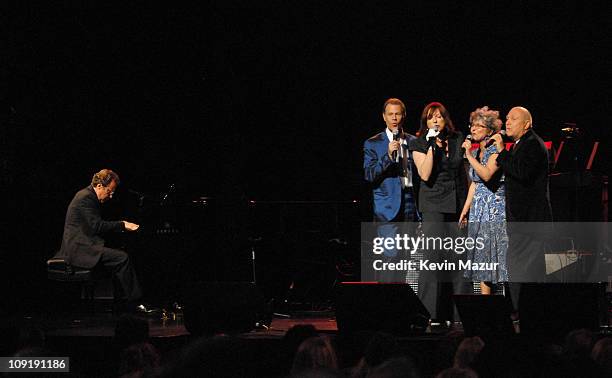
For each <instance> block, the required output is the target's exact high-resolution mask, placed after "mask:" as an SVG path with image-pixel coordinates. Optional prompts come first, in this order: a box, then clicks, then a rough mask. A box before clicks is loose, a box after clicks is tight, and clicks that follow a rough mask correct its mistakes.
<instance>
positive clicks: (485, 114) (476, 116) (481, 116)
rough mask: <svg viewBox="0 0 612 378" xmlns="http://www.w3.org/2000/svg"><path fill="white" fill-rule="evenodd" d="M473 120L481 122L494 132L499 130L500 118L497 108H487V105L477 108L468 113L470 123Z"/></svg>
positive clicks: (500, 125)
mask: <svg viewBox="0 0 612 378" xmlns="http://www.w3.org/2000/svg"><path fill="white" fill-rule="evenodd" d="M474 122H482V124H483V125H485V126H486V127H487V128H488V129H490V130H492V131H493V132H494V133H496V132H498V131H499V130H501V127H502V123H503V122H502V120H501V119H499V112H498V111H497V110H493V109H489V107H488V106H486V105H485V106H483V107H482V108H477V109H476V110H474V111H473V112H472V113H470V125H471V124H473V123H474Z"/></svg>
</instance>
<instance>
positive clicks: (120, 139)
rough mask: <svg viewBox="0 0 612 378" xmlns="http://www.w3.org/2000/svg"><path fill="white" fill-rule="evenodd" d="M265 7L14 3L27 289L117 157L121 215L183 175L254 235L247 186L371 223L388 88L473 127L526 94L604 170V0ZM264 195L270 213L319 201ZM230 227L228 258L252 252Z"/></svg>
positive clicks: (9, 65)
mask: <svg viewBox="0 0 612 378" xmlns="http://www.w3.org/2000/svg"><path fill="white" fill-rule="evenodd" d="M245 3H246V2H245ZM262 3H263V4H258V5H245V4H243V3H241V2H237V1H219V2H198V3H193V4H183V5H176V4H172V3H166V4H163V5H159V6H153V5H150V4H149V2H145V1H139V2H129V4H125V3H124V2H107V1H66V2H46V1H40V2H34V1H32V2H21V1H15V2H5V3H4V5H3V8H4V9H3V12H2V14H3V15H2V17H3V22H2V25H3V26H2V35H3V38H2V39H4V43H3V45H4V46H3V52H4V53H3V54H2V56H1V57H0V62H1V66H0V75H1V76H0V78H1V82H2V88H3V89H2V93H1V96H2V97H1V98H0V104H1V119H0V127H1V128H0V163H1V165H0V169H1V171H0V173H1V176H0V181H1V184H2V192H3V193H2V194H3V196H2V198H3V210H2V213H3V217H2V218H3V222H4V225H3V234H4V235H3V238H2V239H3V240H2V247H3V252H2V255H3V257H2V259H3V266H4V267H5V268H6V269H7V272H5V274H3V276H4V277H5V279H6V284H7V285H4V286H5V288H6V287H10V288H11V290H14V288H15V287H17V288H20V291H19V292H18V293H19V294H17V295H16V294H14V293H15V291H13V294H12V296H13V297H15V298H17V297H18V298H20V299H19V300H18V301H19V302H20V303H36V302H37V301H38V298H39V297H40V295H41V291H40V290H39V289H40V288H42V287H43V286H44V285H45V279H44V274H45V273H44V262H45V260H46V259H47V258H48V257H50V256H52V255H53V254H54V252H55V250H57V249H58V248H59V244H60V241H61V233H62V227H63V218H64V214H65V209H66V206H67V204H68V202H69V201H70V199H71V198H72V196H73V195H74V193H75V192H76V191H77V190H78V189H80V188H82V187H84V186H86V185H87V184H88V182H89V181H90V179H91V176H92V175H93V173H94V172H96V171H98V170H100V169H101V168H104V167H108V168H112V169H113V170H115V171H116V172H118V173H119V174H120V176H121V177H122V185H121V190H119V191H118V193H117V197H118V198H117V201H115V204H114V205H111V206H110V209H111V210H110V213H111V215H116V216H123V217H128V218H130V219H132V220H139V215H138V214H136V213H135V210H134V208H135V207H136V205H135V203H136V202H137V201H138V198H137V197H138V196H136V195H134V194H130V193H129V192H127V191H126V189H128V188H129V189H131V190H133V191H137V192H140V193H143V194H147V197H146V201H147V203H148V204H151V206H153V205H155V204H156V203H158V202H159V198H160V196H162V194H161V193H166V192H167V191H168V187H169V185H170V184H175V188H176V191H175V194H174V196H175V199H174V200H175V201H176V202H177V203H183V204H184V203H191V202H190V201H191V200H192V199H193V198H196V197H200V196H205V197H209V198H211V200H210V203H212V205H210V204H209V205H207V206H208V207H207V209H206V211H200V212H199V213H198V210H197V209H196V210H193V209H190V210H184V211H179V213H180V214H179V215H177V214H174V216H175V217H179V218H180V217H181V216H183V217H184V215H185V213H186V212H190V214H191V215H193V212H196V213H198V214H197V216H198V217H199V219H200V221H202V219H205V221H204V222H208V223H207V226H206V227H209V228H207V230H208V232H209V233H210V235H213V234H214V235H218V234H219V233H217V232H213V231H211V229H210V227H216V226H215V225H219V224H222V225H232V226H230V228H232V227H233V228H232V230H231V232H227V230H225V231H224V232H222V234H223V233H225V234H229V235H233V234H236V235H239V236H240V237H241V238H244V237H245V235H246V234H248V233H249V232H250V231H249V230H250V227H249V226H248V225H244V219H245V216H247V215H252V212H253V209H252V208H250V209H245V207H244V206H246V205H244V204H245V203H246V201H247V200H248V199H252V200H257V201H265V200H267V201H281V200H299V201H308V200H321V201H352V200H356V201H358V202H357V204H355V205H353V207H352V208H350V209H349V210H346V211H345V212H342V214H343V215H346V218H345V220H344V222H345V223H347V224H350V225H351V226H349V228H350V227H352V228H353V229H355V228H358V222H359V220H360V219H367V217H368V214H369V211H370V210H369V202H370V198H369V197H368V188H367V186H365V185H364V182H363V179H362V150H361V149H362V144H363V141H364V140H365V139H366V138H367V137H369V136H371V135H373V134H375V133H377V132H379V131H381V130H382V129H383V127H384V124H383V123H382V119H381V115H380V113H381V106H382V104H383V102H384V101H385V99H387V98H388V97H399V98H401V99H402V100H403V101H404V102H405V103H406V106H407V113H408V114H407V121H406V124H405V129H406V130H407V131H411V132H414V131H416V129H417V123H418V118H419V115H420V112H421V110H422V109H423V107H424V106H425V105H426V104H427V103H429V102H431V101H441V102H443V103H444V104H445V105H446V106H447V108H448V109H449V111H450V112H451V116H452V118H453V120H454V122H455V124H456V125H457V126H458V127H459V128H460V129H462V130H463V131H464V132H466V131H467V127H466V126H467V124H468V117H469V113H470V112H471V111H472V110H473V109H475V108H476V107H480V106H483V105H489V106H490V107H492V108H494V109H498V110H500V112H501V114H502V117H504V118H505V114H506V113H507V112H508V111H509V109H510V108H511V107H513V106H516V105H522V106H525V107H527V108H528V109H529V110H530V111H531V112H532V115H533V117H534V125H535V130H536V131H537V132H538V133H539V134H540V135H542V136H543V137H544V139H545V140H552V141H554V142H555V143H556V144H558V140H559V129H560V128H561V127H563V126H562V125H563V123H564V122H575V123H577V125H578V127H580V128H581V129H582V130H583V131H584V132H585V134H586V135H587V138H589V139H597V140H601V141H602V142H604V144H603V146H602V149H601V150H600V155H599V158H600V159H599V160H598V161H597V162H596V165H595V168H596V170H598V171H602V172H607V171H609V163H608V161H609V157H610V153H609V149H608V148H607V142H608V140H609V137H610V131H609V125H608V122H607V116H608V111H609V109H610V107H609V103H610V97H609V83H610V63H611V62H610V59H609V58H608V56H609V54H608V53H609V48H610V23H609V17H608V15H609V13H608V8H607V6H606V2H603V1H601V2H570V1H554V2H543V1H533V2H529V1H514V2H513V1H503V2H497V1H495V2H494V1H490V2H472V1H470V2H465V4H463V3H460V2H456V4H453V3H454V2H412V1H410V2H402V3H398V4H386V5H385V6H381V5H378V4H370V5H358V4H355V2H351V1H342V2H331V3H332V4H326V3H324V2H321V3H318V4H303V2H297V1H296V2H285V1H265V2H262ZM262 206H263V205H262ZM342 206H344V208H346V207H347V206H348V207H350V206H349V205H346V204H345V205H342ZM263 207H264V208H265V209H264V211H263V212H260V213H259V214H260V215H256V216H255V218H257V217H259V218H257V222H256V223H258V225H259V226H260V227H269V228H279V224H278V222H277V218H278V214H280V213H282V212H283V211H284V212H285V213H284V214H285V215H287V213H290V214H293V215H294V216H295V217H296V218H300V217H301V214H303V212H304V211H305V210H304V206H294V207H291V206H289V207H284V208H282V209H281V208H279V207H278V206H277V208H274V206H272V205H268V206H267V207H266V206H263ZM260 208H261V206H260ZM211 209H212V210H211ZM151 212H152V213H155V214H157V215H158V216H159V212H157V213H156V212H155V211H154V210H151ZM261 214H272V215H270V216H269V217H267V218H266V216H263V217H262V216H261ZM321 214H325V211H322V212H321V213H320V214H319V216H322V215H321ZM347 214H348V215H347ZM140 215H142V214H140ZM166 216H167V214H166ZM211 219H214V220H211ZM346 219H348V220H346ZM250 223H251V224H252V223H253V222H252V221H251V222H250ZM290 223H291V222H290ZM293 224H294V225H296V223H295V222H294V223H293ZM284 226H286V225H284ZM284 226H283V227H284ZM298 226H299V223H298V224H297V225H296V227H298ZM336 226H337V225H336ZM332 228H334V227H332ZM335 228H337V227H335ZM196 231H197V230H196ZM333 231H334V232H335V231H337V230H335V229H334V230H333ZM216 238H217V239H218V237H216ZM202 239H204V238H202ZM217 239H215V240H217ZM200 242H202V240H200ZM223 242H224V241H223V240H217V241H216V242H215V243H217V244H214V245H215V247H214V249H216V250H219V249H222V250H223V254H225V255H231V253H232V251H233V250H234V249H237V250H243V249H244V248H247V247H245V245H244V242H236V244H235V245H232V246H231V247H228V248H219V246H220V245H224V246H225V244H221V243H223ZM119 243H121V242H119ZM193 243H195V244H190V245H189V246H183V247H182V248H191V249H194V248H195V249H197V248H200V247H201V245H200V244H197V242H193ZM247 244H248V243H247ZM212 248H213V247H211V249H212ZM270 248H271V249H274V248H272V247H270ZM278 248H280V247H278ZM278 248H277V249H278ZM216 253H219V252H218V251H217V252H216ZM190 256H191V255H190ZM194 256H195V255H194ZM210 256H212V255H211V254H208V255H207V254H206V253H203V254H199V253H198V254H197V258H195V259H193V260H190V262H189V264H190V265H195V266H198V265H201V266H205V265H211V264H210V260H211V258H210ZM143 269H144V268H143ZM209 273H210V272H209ZM216 278H219V277H216ZM24 298H25V300H24Z"/></svg>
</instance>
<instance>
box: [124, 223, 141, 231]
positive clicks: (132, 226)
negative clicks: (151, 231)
mask: <svg viewBox="0 0 612 378" xmlns="http://www.w3.org/2000/svg"><path fill="white" fill-rule="evenodd" d="M123 227H125V229H126V230H127V231H136V230H138V228H139V227H140V226H139V225H137V224H136V223H132V222H128V221H123Z"/></svg>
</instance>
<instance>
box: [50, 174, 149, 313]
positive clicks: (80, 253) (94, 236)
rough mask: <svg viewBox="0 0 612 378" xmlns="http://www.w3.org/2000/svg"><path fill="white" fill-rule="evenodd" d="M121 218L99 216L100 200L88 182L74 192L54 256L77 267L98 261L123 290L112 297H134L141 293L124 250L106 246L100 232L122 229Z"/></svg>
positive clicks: (86, 266) (90, 266)
mask: <svg viewBox="0 0 612 378" xmlns="http://www.w3.org/2000/svg"><path fill="white" fill-rule="evenodd" d="M123 229H124V225H123V222H121V221H114V222H109V221H105V220H103V219H102V217H101V216H100V201H99V200H98V197H97V196H96V192H95V191H94V189H93V187H92V186H91V185H90V186H88V187H87V188H84V189H82V190H80V191H79V192H77V194H76V195H75V196H74V198H73V199H72V201H71V202H70V205H69V206H68V211H67V212H66V221H65V223H64V236H63V238H62V246H61V248H60V251H59V252H58V254H57V256H58V257H62V258H64V259H66V260H67V262H68V263H70V264H72V265H73V266H76V267H80V268H88V269H89V268H93V267H94V266H96V265H97V264H102V265H103V266H105V267H106V268H107V269H110V270H111V271H112V272H113V277H114V278H115V279H116V280H117V281H118V282H119V284H120V286H121V289H122V290H123V293H122V295H121V296H120V297H118V296H117V295H115V299H125V300H127V301H135V300H137V299H138V298H140V296H141V291H140V285H139V284H138V279H137V278H136V274H135V273H134V270H133V269H132V266H131V264H130V261H129V258H128V255H127V253H125V252H123V251H120V250H117V249H112V248H106V247H105V246H104V239H102V237H101V235H102V234H104V233H106V232H108V231H122V230H123Z"/></svg>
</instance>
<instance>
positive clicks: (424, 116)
mask: <svg viewBox="0 0 612 378" xmlns="http://www.w3.org/2000/svg"><path fill="white" fill-rule="evenodd" d="M436 110H440V114H441V115H442V118H444V128H445V129H446V130H447V132H446V134H447V135H452V134H454V133H455V125H453V121H452V120H451V118H450V114H449V113H448V110H446V107H445V106H444V105H442V103H440V102H431V103H429V104H427V106H426V107H425V109H423V113H421V121H420V127H419V131H418V132H417V136H422V135H426V134H427V120H428V119H431V117H433V114H434V112H435V111H436Z"/></svg>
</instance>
